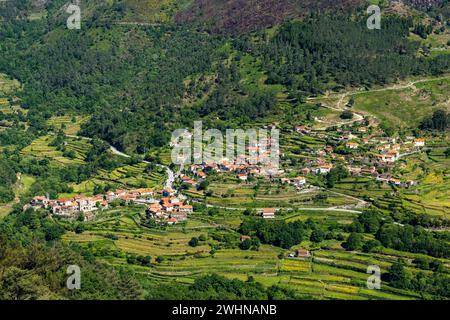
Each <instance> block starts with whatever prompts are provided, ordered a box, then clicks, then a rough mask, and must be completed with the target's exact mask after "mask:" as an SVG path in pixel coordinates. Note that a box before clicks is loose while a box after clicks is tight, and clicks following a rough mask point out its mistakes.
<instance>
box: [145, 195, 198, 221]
mask: <svg viewBox="0 0 450 320" xmlns="http://www.w3.org/2000/svg"><path fill="white" fill-rule="evenodd" d="M193 212H194V208H193V206H192V205H190V204H185V203H184V202H183V201H182V199H180V198H179V197H164V198H161V200H160V201H159V202H155V203H152V204H150V205H149V206H148V207H147V211H146V214H147V217H148V218H149V219H152V220H154V221H156V222H158V223H167V224H169V225H173V224H176V223H177V222H179V221H186V220H187V219H188V214H191V213H193Z"/></svg>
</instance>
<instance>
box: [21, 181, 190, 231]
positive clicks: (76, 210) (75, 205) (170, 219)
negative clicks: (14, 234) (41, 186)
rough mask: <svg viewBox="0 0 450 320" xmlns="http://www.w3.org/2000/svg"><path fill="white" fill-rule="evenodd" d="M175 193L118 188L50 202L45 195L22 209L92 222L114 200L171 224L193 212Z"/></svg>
mask: <svg viewBox="0 0 450 320" xmlns="http://www.w3.org/2000/svg"><path fill="white" fill-rule="evenodd" d="M176 193H177V192H176V190H174V189H172V188H165V189H164V190H162V191H160V192H155V191H154V190H153V189H147V188H141V189H135V190H124V189H118V190H115V191H108V192H107V193H106V194H103V195H95V196H92V197H86V196H76V197H74V198H68V199H57V200H51V199H49V197H48V196H36V197H33V198H32V200H31V201H30V203H29V204H27V205H25V206H24V208H23V210H24V211H25V210H27V209H29V208H32V209H35V210H37V209H46V210H49V211H51V213H52V214H53V215H55V216H59V217H64V218H77V217H79V216H80V215H81V214H83V217H84V221H91V220H93V219H94V218H95V213H96V212H98V211H102V210H106V209H108V207H109V205H110V204H111V203H113V202H114V201H123V202H124V203H125V204H126V205H128V204H138V205H147V210H146V214H147V218H149V219H153V220H155V221H157V222H158V223H161V224H163V223H165V224H169V225H172V224H175V223H177V222H179V221H186V220H187V219H188V214H190V213H193V206H192V205H189V204H186V203H185V200H186V197H185V196H182V195H179V196H178V197H175V194H176Z"/></svg>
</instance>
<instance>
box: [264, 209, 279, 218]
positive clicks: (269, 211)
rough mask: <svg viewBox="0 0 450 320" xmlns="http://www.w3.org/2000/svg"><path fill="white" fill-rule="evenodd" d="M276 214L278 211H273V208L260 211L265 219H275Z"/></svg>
mask: <svg viewBox="0 0 450 320" xmlns="http://www.w3.org/2000/svg"><path fill="white" fill-rule="evenodd" d="M276 212H277V209H273V208H266V209H262V210H260V213H261V216H262V217H263V218H264V219H274V218H275V214H276Z"/></svg>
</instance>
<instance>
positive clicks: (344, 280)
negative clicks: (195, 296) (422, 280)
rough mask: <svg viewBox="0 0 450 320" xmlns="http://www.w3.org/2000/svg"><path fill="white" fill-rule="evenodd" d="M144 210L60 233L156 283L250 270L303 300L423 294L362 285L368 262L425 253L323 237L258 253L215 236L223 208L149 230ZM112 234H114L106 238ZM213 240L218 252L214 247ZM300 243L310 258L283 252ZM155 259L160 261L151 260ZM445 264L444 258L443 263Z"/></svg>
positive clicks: (244, 274) (120, 211)
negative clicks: (131, 260) (144, 262)
mask: <svg viewBox="0 0 450 320" xmlns="http://www.w3.org/2000/svg"><path fill="white" fill-rule="evenodd" d="M143 211H144V207H139V206H134V207H126V208H117V209H113V210H109V211H106V212H105V213H102V214H101V215H100V216H99V217H98V220H97V221H94V222H90V223H88V224H87V226H88V230H86V231H85V232H84V233H82V234H75V233H66V234H65V235H64V237H63V238H64V240H65V241H66V242H76V243H78V244H80V245H83V246H90V247H91V250H93V252H94V253H97V255H98V256H99V257H100V259H101V260H103V261H105V262H107V263H108V264H111V265H114V266H124V267H128V268H132V269H134V270H135V271H136V272H137V273H138V274H140V275H141V276H142V277H145V279H146V281H150V282H154V283H155V284H156V283H162V282H165V283H171V282H174V281H175V282H177V283H184V284H190V283H193V281H194V280H195V278H197V277H198V276H201V275H204V274H210V273H217V274H219V275H223V276H225V277H227V278H230V279H241V280H246V279H247V278H248V276H250V275H251V276H253V277H254V279H255V280H256V281H258V282H261V283H262V284H263V285H265V286H271V285H274V284H276V285H279V286H282V287H285V288H289V289H293V290H295V291H296V292H298V293H299V294H300V295H301V296H302V297H304V298H312V299H353V300H354V299H358V300H365V299H401V300H404V299H421V298H427V297H426V296H420V295H419V294H415V293H412V292H409V291H405V290H400V289H396V288H392V287H390V286H388V285H387V283H385V282H384V281H383V282H382V284H381V290H369V289H367V285H366V282H367V279H368V276H369V275H368V274H367V268H368V266H370V265H377V266H379V267H380V268H381V272H382V273H385V272H387V270H388V268H389V267H390V266H391V264H392V263H394V262H396V261H397V260H398V258H400V257H401V258H403V259H405V261H407V269H408V270H409V271H411V272H413V273H416V272H419V270H418V269H416V268H415V266H414V264H413V263H412V260H414V259H415V258H418V257H427V256H425V255H421V254H412V253H405V252H399V251H396V250H392V249H384V250H383V251H381V252H379V253H370V254H368V253H362V252H348V251H345V250H344V249H342V248H341V247H340V244H339V242H338V241H336V240H330V241H324V242H323V243H321V244H320V245H319V246H317V245H312V244H311V243H310V242H309V241H305V242H303V243H301V244H300V245H298V246H296V247H294V248H291V250H284V249H281V248H277V247H273V246H269V245H261V246H260V248H259V250H258V251H252V250H240V249H236V248H227V247H220V242H219V241H217V240H215V238H214V234H216V233H217V232H218V230H219V229H220V228H219V229H218V225H220V224H221V221H222V219H223V218H224V217H226V212H223V213H222V214H220V215H219V216H214V217H209V218H207V217H205V216H204V215H193V216H192V217H191V219H190V220H189V222H187V223H186V224H184V223H183V224H181V225H175V226H170V227H166V228H161V229H147V228H145V227H142V226H140V225H139V221H140V218H141V217H142V216H143ZM228 214H229V215H230V219H235V218H237V217H238V216H239V214H237V213H235V212H228ZM336 215H337V217H336V218H339V216H338V214H336ZM319 216H320V215H319ZM307 218H309V216H308V215H305V214H304V213H297V214H295V215H287V216H285V219H286V220H287V221H293V220H294V219H300V220H304V219H307ZM316 218H317V219H318V218H319V217H316ZM349 218H350V217H348V219H349ZM231 225H233V224H231ZM226 228H228V227H226ZM220 232H221V233H223V234H228V236H230V237H232V238H235V239H236V240H235V241H236V244H237V243H239V234H238V233H236V232H234V231H232V230H230V231H225V230H224V229H222V231H220ZM111 234H114V235H116V236H117V238H116V239H111V238H108V235H111ZM200 235H204V236H206V240H205V241H201V242H200V245H199V246H198V247H195V248H194V247H190V246H189V245H188V242H189V240H190V239H191V238H192V237H199V236H200ZM213 246H214V247H215V248H216V250H214V251H211V248H212V247H213ZM297 247H298V248H300V247H303V248H305V247H306V248H310V249H311V250H312V257H309V258H286V257H287V255H288V253H290V252H292V250H294V249H295V248H297ZM130 254H135V255H142V256H145V255H149V256H151V257H152V265H151V266H150V267H142V266H137V265H129V264H127V262H126V257H127V256H128V255H130ZM156 257H164V259H163V260H162V261H161V262H156V261H155V260H156ZM427 258H429V257H427ZM442 261H444V260H442ZM445 263H446V262H445V261H444V265H445ZM421 271H422V270H421ZM445 272H446V273H448V274H449V273H450V269H449V266H448V265H445Z"/></svg>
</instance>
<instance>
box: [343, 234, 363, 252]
mask: <svg viewBox="0 0 450 320" xmlns="http://www.w3.org/2000/svg"><path fill="white" fill-rule="evenodd" d="M363 239H364V238H363V236H362V234H360V233H351V234H350V235H349V236H348V238H347V241H345V242H344V243H343V244H342V246H343V247H344V248H345V249H346V250H348V251H354V250H361V249H362V246H363V243H364V242H363Z"/></svg>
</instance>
